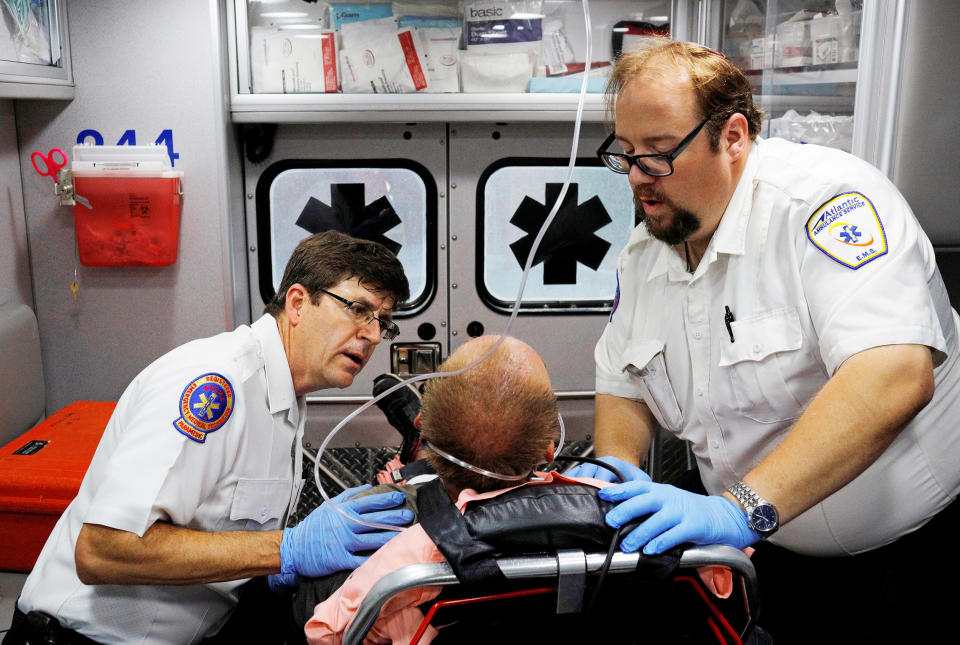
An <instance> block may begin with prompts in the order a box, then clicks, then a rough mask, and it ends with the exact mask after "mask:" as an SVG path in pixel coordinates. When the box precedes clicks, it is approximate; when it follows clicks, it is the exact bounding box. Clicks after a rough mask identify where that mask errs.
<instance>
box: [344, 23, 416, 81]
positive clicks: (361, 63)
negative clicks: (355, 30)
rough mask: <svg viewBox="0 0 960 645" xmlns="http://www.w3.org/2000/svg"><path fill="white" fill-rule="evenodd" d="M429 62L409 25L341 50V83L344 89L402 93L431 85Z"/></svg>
mask: <svg viewBox="0 0 960 645" xmlns="http://www.w3.org/2000/svg"><path fill="white" fill-rule="evenodd" d="M426 68H427V65H426V61H425V60H424V58H423V54H422V52H420V47H419V43H418V38H417V37H415V36H414V33H413V29H411V28H410V27H407V28H406V29H401V30H399V31H396V32H394V34H393V35H392V36H391V37H388V38H384V39H383V40H381V41H379V42H368V43H366V44H365V45H361V46H359V47H352V48H349V49H343V50H342V51H341V52H340V70H341V71H340V78H341V80H340V83H341V86H342V88H343V91H344V92H354V93H377V94H380V93H385V94H399V93H404V92H419V91H421V90H425V89H427V87H428V81H427V76H426Z"/></svg>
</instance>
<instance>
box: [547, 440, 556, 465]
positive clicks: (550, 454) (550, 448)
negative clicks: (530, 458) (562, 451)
mask: <svg viewBox="0 0 960 645" xmlns="http://www.w3.org/2000/svg"><path fill="white" fill-rule="evenodd" d="M555 448H556V446H555V445H554V444H553V440H551V441H550V443H549V444H548V445H547V451H546V452H545V453H544V457H546V459H544V461H546V462H547V463H550V462H551V461H553V458H554V454H553V451H554V449H555Z"/></svg>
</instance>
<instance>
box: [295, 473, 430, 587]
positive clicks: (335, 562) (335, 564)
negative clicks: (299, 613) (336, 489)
mask: <svg viewBox="0 0 960 645" xmlns="http://www.w3.org/2000/svg"><path fill="white" fill-rule="evenodd" d="M368 488H370V486H369V485H365V486H358V487H356V488H349V489H347V490H345V491H343V492H342V493H340V494H339V495H337V496H336V497H334V498H333V500H332V501H333V502H336V503H339V504H340V507H341V508H342V509H343V510H345V511H347V512H348V514H350V515H353V516H357V517H360V518H361V519H363V520H365V521H368V522H377V523H380V524H389V525H392V526H405V525H407V524H409V523H410V522H411V521H412V520H413V513H412V512H411V511H409V510H407V509H395V510H390V511H388V510H383V509H388V508H393V507H395V506H397V505H399V504H402V503H403V500H404V498H405V497H406V496H405V495H404V494H403V493H397V492H393V493H383V494H380V495H368V496H367V497H360V498H357V499H349V498H350V497H352V496H354V495H356V494H357V493H359V492H361V491H363V490H366V489H368ZM395 535H397V532H396V531H381V530H379V529H375V528H372V527H370V526H366V525H364V524H359V523H357V522H353V521H351V520H349V519H347V518H346V517H344V516H343V515H341V514H340V513H338V512H337V510H336V509H335V508H333V507H332V506H331V505H330V504H329V503H326V502H325V503H323V504H321V505H320V507H319V508H317V509H315V510H314V511H313V512H312V513H310V515H308V516H307V517H306V519H304V520H303V521H302V522H300V523H299V524H297V525H296V526H294V527H293V528H289V529H284V531H283V540H282V541H281V542H280V573H281V574H283V575H284V576H288V575H289V574H299V575H301V576H307V577H310V578H317V577H319V576H324V575H327V574H328V573H333V572H335V571H340V570H342V569H356V568H357V567H359V566H360V565H361V564H363V561H364V560H366V559H367V556H364V555H356V553H358V552H361V551H375V550H377V549H379V548H380V547H382V546H383V545H384V544H386V543H387V541H388V540H389V539H390V538H392V537H393V536H395Z"/></svg>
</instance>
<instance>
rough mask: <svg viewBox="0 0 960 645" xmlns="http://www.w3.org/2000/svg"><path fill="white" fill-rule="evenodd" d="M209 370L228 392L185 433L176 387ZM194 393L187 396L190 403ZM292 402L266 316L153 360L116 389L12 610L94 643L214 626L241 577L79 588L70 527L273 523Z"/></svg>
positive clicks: (278, 514)
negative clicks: (43, 616)
mask: <svg viewBox="0 0 960 645" xmlns="http://www.w3.org/2000/svg"><path fill="white" fill-rule="evenodd" d="M209 373H213V374H218V375H220V376H221V377H223V379H225V380H226V381H227V383H228V384H229V385H230V389H231V390H232V392H231V393H232V396H233V399H232V402H228V401H224V400H223V399H222V397H221V398H220V399H219V402H218V403H215V404H214V405H221V407H220V408H215V410H214V413H215V414H220V415H221V416H220V417H219V418H220V419H221V422H222V425H220V426H219V427H217V428H215V429H214V430H212V431H209V432H206V434H205V435H203V434H197V433H196V431H195V430H196V429H193V430H191V432H193V434H195V435H196V437H195V438H191V437H189V436H187V434H184V433H183V432H181V431H178V430H177V428H176V427H175V426H174V422H175V421H177V420H178V419H180V418H181V416H182V413H181V399H182V398H183V397H184V394H185V389H186V388H187V387H188V385H190V384H191V383H193V382H194V381H196V380H198V379H199V380H200V381H201V382H203V381H206V380H207V379H200V377H203V376H204V375H206V374H209ZM220 393H221V394H222V393H223V389H221V390H220ZM199 396H200V394H198V395H197V397H195V398H192V399H191V398H189V396H188V397H187V399H188V400H189V401H190V402H192V404H193V406H194V407H196V406H197V405H198V403H199V402H201V399H199V398H198V397H199ZM202 401H207V399H205V398H204V399H202ZM304 406H305V401H304V399H303V398H302V397H301V398H299V399H298V398H297V397H296V395H295V393H294V389H293V380H292V378H291V376H290V369H289V367H288V364H287V359H286V356H285V354H284V350H283V345H282V343H281V341H280V333H279V331H278V329H277V324H276V321H275V319H274V318H273V317H272V316H269V315H265V316H263V317H262V318H260V320H258V321H256V322H255V323H253V325H252V326H250V327H247V326H242V327H239V328H238V329H236V330H235V331H233V332H228V333H223V334H220V335H218V336H214V337H212V338H207V339H203V340H197V341H193V342H190V343H187V344H186V345H183V346H181V347H179V348H177V349H175V350H173V351H171V352H170V353H168V354H166V355H165V356H162V357H161V358H159V359H158V360H156V361H155V362H154V363H152V364H151V365H150V366H148V367H147V368H146V369H145V370H143V371H142V372H141V373H140V374H139V375H138V376H137V377H136V378H135V379H134V380H133V382H132V383H131V384H130V385H129V387H127V389H126V391H125V392H124V393H123V396H122V397H120V401H119V402H118V404H117V408H116V411H115V412H114V414H113V416H112V417H111V418H110V422H109V423H108V424H107V428H106V431H105V432H104V435H103V439H102V440H101V442H100V445H99V447H98V448H97V451H96V453H95V454H94V457H93V461H92V463H91V464H90V468H89V470H88V471H87V474H86V476H85V477H84V479H83V483H82V484H81V486H80V490H79V492H78V494H77V497H76V499H74V501H73V502H72V503H71V504H70V505H69V506H68V507H67V509H66V511H64V514H63V516H62V517H61V518H60V520H59V522H57V525H56V527H55V528H54V530H53V533H52V534H51V536H50V538H49V539H48V540H47V542H46V544H45V546H44V548H43V551H42V552H41V554H40V557H39V559H38V561H37V564H36V566H35V567H34V569H33V572H32V573H31V574H30V576H29V577H28V578H27V581H26V583H25V585H24V587H23V592H22V595H21V597H20V600H19V603H18V605H19V607H20V609H21V610H22V611H24V612H27V611H30V610H34V609H38V610H41V611H44V612H46V613H48V614H50V615H52V616H54V617H56V618H57V619H58V620H59V621H60V622H61V624H63V625H65V626H66V627H69V628H71V629H74V630H76V631H79V632H81V633H83V634H85V635H86V636H89V637H90V638H93V639H94V640H96V641H98V642H102V643H121V642H123V643H131V642H133V643H192V642H196V641H198V640H200V639H202V638H204V637H205V636H208V635H210V633H212V632H214V631H215V630H217V629H219V627H220V626H221V625H222V623H223V622H224V621H225V620H226V618H227V616H228V615H229V611H230V610H231V609H232V608H233V606H234V605H235V604H236V600H237V588H238V587H239V586H240V585H241V584H242V583H243V582H245V580H233V581H230V582H220V583H215V584H206V585H188V586H182V585H152V586H150V585H93V586H88V585H84V584H83V583H81V582H80V580H79V579H78V578H77V573H76V564H75V561H74V548H75V546H76V540H77V535H78V534H79V532H80V528H81V526H82V525H83V524H84V523H90V524H101V525H104V526H109V527H113V528H116V529H121V530H124V531H130V532H132V533H136V534H137V535H141V536H142V535H143V533H144V532H145V531H146V530H147V529H148V528H149V527H150V526H151V525H152V524H153V523H154V522H156V521H158V520H160V521H165V522H170V523H173V524H176V525H178V526H183V527H186V528H189V529H196V530H202V531H237V530H241V531H269V530H275V529H280V528H283V526H284V522H285V521H286V518H287V515H288V513H290V512H291V510H292V509H293V508H294V507H295V505H296V502H297V498H298V496H299V492H300V488H301V485H302V477H301V465H302V461H301V455H300V450H299V446H300V441H301V438H302V436H303V425H304V420H305V407H304ZM214 416H215V415H214ZM223 417H227V418H226V420H225V421H222V419H223ZM214 425H216V424H214ZM188 430H190V429H189V428H188ZM201 438H202V439H203V441H202V442H200V441H199V440H198V439H201Z"/></svg>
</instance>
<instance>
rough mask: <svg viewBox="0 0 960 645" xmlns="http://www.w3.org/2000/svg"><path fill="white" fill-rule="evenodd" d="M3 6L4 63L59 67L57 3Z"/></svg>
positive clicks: (8, 0)
mask: <svg viewBox="0 0 960 645" xmlns="http://www.w3.org/2000/svg"><path fill="white" fill-rule="evenodd" d="M0 4H2V8H0V14H2V15H3V19H2V20H0V62H3V63H27V64H30V65H40V66H59V64H60V36H59V33H58V31H57V29H56V25H57V7H56V2H54V1H52V0H0Z"/></svg>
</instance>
